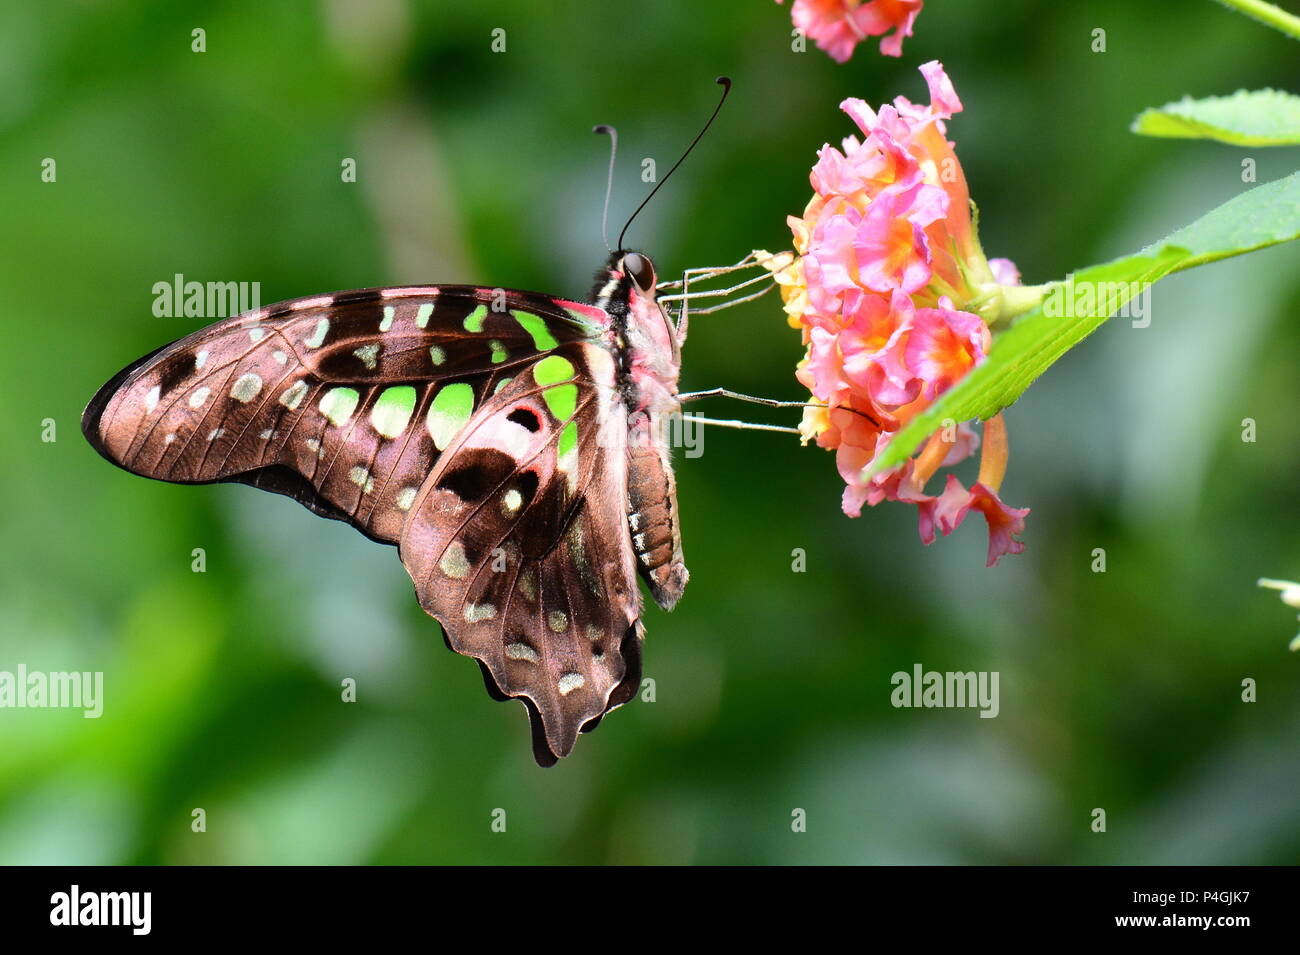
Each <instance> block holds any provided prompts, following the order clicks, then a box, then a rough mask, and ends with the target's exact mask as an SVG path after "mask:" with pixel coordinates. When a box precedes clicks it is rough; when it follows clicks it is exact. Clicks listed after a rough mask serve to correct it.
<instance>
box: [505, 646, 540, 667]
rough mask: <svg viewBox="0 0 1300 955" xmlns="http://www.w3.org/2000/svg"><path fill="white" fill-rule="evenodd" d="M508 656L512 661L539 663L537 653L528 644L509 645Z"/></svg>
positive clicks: (507, 647) (507, 648)
mask: <svg viewBox="0 0 1300 955" xmlns="http://www.w3.org/2000/svg"><path fill="white" fill-rule="evenodd" d="M506 656H507V657H509V658H510V659H511V660H525V661H527V662H528V663H536V662H537V651H536V650H534V649H533V648H532V647H530V646H529V645H528V644H526V643H507V644H506Z"/></svg>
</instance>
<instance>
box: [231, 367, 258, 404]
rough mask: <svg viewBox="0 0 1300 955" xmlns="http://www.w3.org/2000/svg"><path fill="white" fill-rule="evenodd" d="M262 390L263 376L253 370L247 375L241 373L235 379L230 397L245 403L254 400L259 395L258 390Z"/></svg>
mask: <svg viewBox="0 0 1300 955" xmlns="http://www.w3.org/2000/svg"><path fill="white" fill-rule="evenodd" d="M261 390H262V378H261V376H260V375H255V374H253V373H252V372H251V371H250V372H249V373H248V374H246V375H240V376H239V377H238V378H237V379H236V380H235V385H234V387H233V388H231V389H230V397H232V398H234V399H235V400H236V401H242V402H243V403H244V404H247V403H248V402H250V401H252V400H253V399H254V398H256V397H257V395H258V392H260V391H261Z"/></svg>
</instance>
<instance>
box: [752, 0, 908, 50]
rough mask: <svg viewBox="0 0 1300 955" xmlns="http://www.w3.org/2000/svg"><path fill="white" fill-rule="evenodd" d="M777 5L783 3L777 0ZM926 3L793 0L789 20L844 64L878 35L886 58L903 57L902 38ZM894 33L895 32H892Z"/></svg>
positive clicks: (877, 0)
mask: <svg viewBox="0 0 1300 955" xmlns="http://www.w3.org/2000/svg"><path fill="white" fill-rule="evenodd" d="M776 2H777V3H781V2H783V0H776ZM924 2H925V0H869V2H866V3H864V2H863V0H794V3H793V5H792V6H791V7H790V18H791V19H792V20H793V21H794V25H795V27H796V29H798V30H799V32H801V33H802V34H803V35H804V36H807V37H811V38H812V40H813V42H814V43H816V44H817V47H818V49H821V50H823V51H825V52H826V54H827V55H828V56H830V58H831V59H833V60H835V61H836V62H838V63H845V62H847V61H848V59H849V57H851V56H852V55H853V49H854V47H856V46H857V45H858V44H859V43H861V42H862V41H863V40H865V39H867V38H868V37H873V36H878V37H880V38H881V40H880V52H881V53H883V54H885V56H902V55H903V37H908V36H911V35H912V25H913V24H914V23H916V18H917V16H919V15H920V13H921V7H922V6H923V5H924ZM891 31H892V32H891Z"/></svg>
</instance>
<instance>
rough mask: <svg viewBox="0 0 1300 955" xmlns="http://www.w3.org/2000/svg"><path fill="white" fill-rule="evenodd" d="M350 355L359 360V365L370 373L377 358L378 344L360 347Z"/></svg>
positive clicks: (372, 343) (373, 343)
mask: <svg viewBox="0 0 1300 955" xmlns="http://www.w3.org/2000/svg"><path fill="white" fill-rule="evenodd" d="M352 354H354V355H356V356H357V357H358V358H360V359H361V363H362V364H363V365H365V366H366V368H367V369H368V370H370V371H374V370H375V359H377V358H378V357H379V343H378V342H371V343H370V344H369V345H362V346H361V347H360V348H358V349H356V350H355V351H354V352H352Z"/></svg>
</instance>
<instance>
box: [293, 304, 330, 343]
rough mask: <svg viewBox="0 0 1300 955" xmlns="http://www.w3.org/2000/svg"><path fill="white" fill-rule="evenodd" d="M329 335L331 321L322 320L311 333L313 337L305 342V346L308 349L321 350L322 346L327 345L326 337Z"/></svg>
mask: <svg viewBox="0 0 1300 955" xmlns="http://www.w3.org/2000/svg"><path fill="white" fill-rule="evenodd" d="M299 307H302V306H299ZM329 333H330V320H329V319H328V318H322V319H321V320H320V321H318V322H317V323H316V328H315V330H314V331H313V332H312V333H311V337H310V338H307V339H304V340H303V344H304V345H306V346H307V347H308V348H320V346H321V345H324V344H325V336H326V335H328V334H329Z"/></svg>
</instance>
